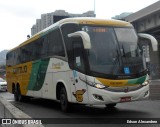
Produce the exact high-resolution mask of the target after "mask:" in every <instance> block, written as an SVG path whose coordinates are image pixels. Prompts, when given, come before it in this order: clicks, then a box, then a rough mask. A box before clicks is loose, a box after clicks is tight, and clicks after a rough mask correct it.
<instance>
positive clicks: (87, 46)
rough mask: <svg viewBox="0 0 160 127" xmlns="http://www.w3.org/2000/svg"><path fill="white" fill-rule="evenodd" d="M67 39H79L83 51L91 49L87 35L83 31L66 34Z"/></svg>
mask: <svg viewBox="0 0 160 127" xmlns="http://www.w3.org/2000/svg"><path fill="white" fill-rule="evenodd" d="M68 37H81V38H82V41H83V45H84V49H91V41H90V37H89V35H88V33H86V32H84V31H77V32H74V33H71V34H68Z"/></svg>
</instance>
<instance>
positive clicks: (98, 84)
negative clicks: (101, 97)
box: [86, 81, 107, 89]
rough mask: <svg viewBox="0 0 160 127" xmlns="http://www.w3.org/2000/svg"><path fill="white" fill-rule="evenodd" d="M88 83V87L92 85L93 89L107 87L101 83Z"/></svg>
mask: <svg viewBox="0 0 160 127" xmlns="http://www.w3.org/2000/svg"><path fill="white" fill-rule="evenodd" d="M86 83H87V84H88V85H90V86H92V87H96V88H98V89H103V88H105V87H107V86H104V85H102V84H100V83H93V82H89V81H87V82H86Z"/></svg>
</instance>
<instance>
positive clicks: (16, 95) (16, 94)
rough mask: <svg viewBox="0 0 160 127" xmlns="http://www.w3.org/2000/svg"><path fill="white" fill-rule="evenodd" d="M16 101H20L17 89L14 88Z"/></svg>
mask: <svg viewBox="0 0 160 127" xmlns="http://www.w3.org/2000/svg"><path fill="white" fill-rule="evenodd" d="M14 100H15V101H18V93H17V88H16V87H15V88H14Z"/></svg>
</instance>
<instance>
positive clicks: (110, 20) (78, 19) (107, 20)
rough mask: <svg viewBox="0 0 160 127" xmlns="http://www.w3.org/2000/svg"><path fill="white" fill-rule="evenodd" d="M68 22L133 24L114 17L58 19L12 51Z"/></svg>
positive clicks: (127, 25) (112, 24)
mask: <svg viewBox="0 0 160 127" xmlns="http://www.w3.org/2000/svg"><path fill="white" fill-rule="evenodd" d="M67 23H77V24H88V25H103V26H116V27H132V24H131V23H129V22H125V21H120V20H113V19H97V18H90V17H78V18H66V19H62V20H60V21H58V22H57V23H54V24H52V25H51V26H49V27H47V28H46V29H44V30H42V31H40V32H39V33H37V34H35V35H34V36H33V37H31V38H30V39H28V40H26V41H24V42H23V43H21V44H20V45H18V46H17V47H15V48H13V49H11V50H10V51H12V50H14V49H17V48H19V47H21V46H23V45H26V44H28V43H30V42H32V41H34V40H36V39H38V38H40V37H41V36H43V35H45V34H46V33H47V32H48V31H51V30H52V29H54V28H55V27H58V26H61V25H63V24H67Z"/></svg>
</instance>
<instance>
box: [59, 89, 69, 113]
mask: <svg viewBox="0 0 160 127" xmlns="http://www.w3.org/2000/svg"><path fill="white" fill-rule="evenodd" d="M60 104H61V110H62V111H63V112H68V111H69V108H70V104H69V102H68V98H67V92H66V89H65V88H64V87H61V90H60Z"/></svg>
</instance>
